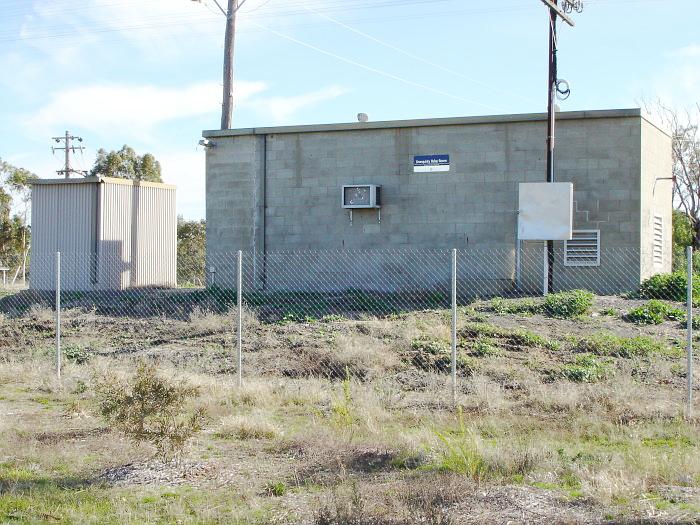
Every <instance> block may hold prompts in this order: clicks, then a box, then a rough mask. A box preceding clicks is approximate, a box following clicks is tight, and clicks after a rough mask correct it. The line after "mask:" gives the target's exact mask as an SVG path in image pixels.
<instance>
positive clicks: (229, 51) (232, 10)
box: [221, 0, 238, 129]
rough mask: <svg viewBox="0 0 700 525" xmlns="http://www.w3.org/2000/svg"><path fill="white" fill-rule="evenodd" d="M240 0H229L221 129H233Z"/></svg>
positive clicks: (225, 38)
mask: <svg viewBox="0 0 700 525" xmlns="http://www.w3.org/2000/svg"><path fill="white" fill-rule="evenodd" d="M236 11H238V0H228V10H227V13H226V36H225V37H224V98H223V103H222V105H221V129H231V119H232V116H233V49H234V44H235V41H236Z"/></svg>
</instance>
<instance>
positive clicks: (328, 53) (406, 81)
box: [249, 22, 501, 111]
mask: <svg viewBox="0 0 700 525" xmlns="http://www.w3.org/2000/svg"><path fill="white" fill-rule="evenodd" d="M249 23H251V24H253V25H255V26H256V27H258V28H260V29H263V30H265V31H268V32H269V33H272V34H273V35H276V36H278V37H280V38H284V39H286V40H289V41H290V42H294V43H295V44H299V45H300V46H304V47H306V48H309V49H313V50H314V51H317V52H318V53H321V54H323V55H326V56H329V57H332V58H335V59H337V60H340V61H341V62H345V63H346V64H350V65H352V66H355V67H358V68H360V69H364V70H366V71H370V72H372V73H376V74H378V75H381V76H383V77H386V78H390V79H392V80H396V81H399V82H402V83H404V84H407V85H409V86H413V87H418V88H421V89H425V90H427V91H432V92H433V93H437V94H438V95H443V96H446V97H449V98H452V99H455V100H460V101H462V102H468V103H469V104H475V105H477V106H481V107H484V108H488V109H493V110H496V111H501V109H500V108H496V107H494V106H489V105H487V104H482V103H481V102H477V101H475V100H469V99H466V98H464V97H460V96H458V95H454V94H452V93H448V92H446V91H442V90H439V89H436V88H433V87H431V86H427V85H425V84H421V83H419V82H414V81H413V80H409V79H406V78H403V77H399V76H398V75H394V74H393V73H389V72H387V71H383V70H381V69H377V68H375V67H372V66H368V65H366V64H362V63H361V62H357V61H356V60H352V59H350V58H346V57H343V56H341V55H338V54H336V53H333V52H331V51H327V50H325V49H321V48H320V47H317V46H315V45H313V44H309V43H307V42H303V41H302V40H299V39H297V38H294V37H292V36H289V35H286V34H284V33H280V32H279V31H276V30H274V29H272V28H269V27H265V26H263V25H260V24H258V23H257V22H249Z"/></svg>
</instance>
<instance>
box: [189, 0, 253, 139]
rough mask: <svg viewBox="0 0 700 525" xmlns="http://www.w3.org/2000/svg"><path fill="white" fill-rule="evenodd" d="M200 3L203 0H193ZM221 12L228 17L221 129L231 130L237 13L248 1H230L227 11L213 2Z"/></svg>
mask: <svg viewBox="0 0 700 525" xmlns="http://www.w3.org/2000/svg"><path fill="white" fill-rule="evenodd" d="M192 1H193V2H200V3H201V1H202V0H192ZM213 1H214V3H215V4H216V7H218V8H219V11H221V13H222V14H223V15H224V16H225V17H226V36H225V37H224V96H223V101H222V104H221V129H231V121H232V118H233V50H234V44H235V42H236V13H237V12H238V10H239V9H240V8H241V7H243V4H245V3H246V0H228V5H227V9H224V8H223V7H221V4H219V2H218V0H213Z"/></svg>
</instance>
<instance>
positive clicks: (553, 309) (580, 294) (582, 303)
mask: <svg viewBox="0 0 700 525" xmlns="http://www.w3.org/2000/svg"><path fill="white" fill-rule="evenodd" d="M593 297H594V295H593V294H592V293H591V292H589V291H588V290H571V291H568V292H558V293H551V294H549V295H547V297H546V298H545V300H544V304H543V305H542V310H543V312H544V314H545V315H548V316H549V317H556V318H558V319H571V318H572V317H578V316H581V315H585V314H587V313H588V312H590V310H591V307H592V306H593Z"/></svg>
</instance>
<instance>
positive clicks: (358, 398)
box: [0, 297, 700, 525]
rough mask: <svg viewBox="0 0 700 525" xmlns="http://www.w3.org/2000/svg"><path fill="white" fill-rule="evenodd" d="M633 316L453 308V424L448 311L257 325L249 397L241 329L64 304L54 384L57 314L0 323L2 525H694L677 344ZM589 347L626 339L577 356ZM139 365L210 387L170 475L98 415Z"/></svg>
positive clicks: (678, 339)
mask: <svg viewBox="0 0 700 525" xmlns="http://www.w3.org/2000/svg"><path fill="white" fill-rule="evenodd" d="M643 303H644V301H632V300H627V299H621V298H618V297H598V298H596V300H595V303H594V306H593V308H592V310H591V312H590V313H589V314H587V315H585V316H581V317H579V318H576V319H553V318H549V317H544V316H543V315H540V314H537V315H516V314H505V313H497V312H496V311H494V308H492V307H491V303H490V302H481V303H474V304H472V305H469V306H466V307H460V322H459V333H460V345H459V369H458V392H457V405H458V409H455V408H454V406H453V403H452V396H451V389H450V381H449V367H446V366H445V355H446V354H445V353H446V352H448V351H449V334H450V324H449V323H450V318H449V312H446V311H442V310H428V311H421V312H412V313H407V314H398V315H391V316H384V317H372V316H367V317H364V318H362V317H361V316H353V317H354V319H347V318H341V317H337V316H334V317H331V318H326V319H323V320H321V319H306V320H304V321H301V320H298V319H296V320H291V321H282V322H261V321H259V320H258V319H257V318H256V316H255V315H254V314H253V313H250V312H249V313H248V314H247V317H246V319H245V323H244V324H245V326H246V330H245V332H244V358H243V366H244V385H243V387H242V388H239V387H237V385H236V382H235V373H236V360H235V340H236V334H235V331H234V329H235V317H234V316H233V315H229V314H225V313H212V312H209V311H207V310H206V309H202V310H200V309H198V310H196V311H194V312H191V313H190V314H189V315H188V316H185V317H184V318H180V319H177V318H173V317H172V316H171V317H169V316H149V317H148V318H138V317H137V316H133V317H121V316H117V315H106V314H105V313H102V312H99V313H98V312H97V311H90V310H86V309H84V308H82V307H74V308H69V309H68V310H67V311H65V312H64V313H63V317H64V325H63V349H64V352H65V357H64V359H65V362H66V365H65V368H64V370H63V375H62V378H61V380H58V379H56V378H55V373H54V372H53V360H54V354H53V352H54V346H53V345H54V323H53V317H52V313H51V312H50V311H49V310H46V309H42V308H35V309H32V310H29V311H27V312H25V313H24V314H22V315H17V316H9V317H0V385H1V390H0V522H3V523H4V522H9V523H285V524H286V523H305V524H309V525H324V524H328V525H330V524H337V525H341V524H348V525H350V524H352V525H365V524H367V525H369V524H379V525H381V524H409V523H432V524H450V523H452V524H457V523H698V522H700V458H699V456H698V448H699V447H700V435H699V434H698V430H699V426H698V421H697V420H691V421H688V420H686V419H684V417H683V404H684V386H685V377H684V371H685V368H684V362H685V361H684V359H685V358H684V352H683V339H684V337H685V332H684V330H683V328H682V326H681V324H680V322H679V321H666V322H664V323H662V324H660V325H636V324H633V323H630V322H627V321H625V320H624V319H623V316H624V315H625V313H626V312H627V311H629V309H630V308H632V307H634V306H637V305H639V304H643ZM596 334H605V335H606V337H612V336H615V337H617V338H618V339H615V340H612V342H611V341H608V343H607V344H608V346H606V347H602V346H601V347H600V348H598V347H591V346H590V345H588V346H587V347H586V349H587V351H586V352H583V351H582V350H581V344H580V340H581V339H582V338H589V337H591V336H594V335H596ZM633 338H635V339H634V340H635V346H634V347H633V348H634V354H633V355H632V354H629V352H628V353H626V354H624V356H623V355H622V354H621V353H620V352H618V351H617V350H615V349H617V348H618V347H620V348H622V347H624V345H626V344H628V342H629V341H628V340H631V339H633ZM611 348H613V350H612V351H611V350H610V349H611ZM591 349H592V350H591ZM583 353H585V355H586V356H589V357H587V358H586V359H587V360H584V361H581V360H580V359H579V358H580V356H581V355H582V354H583ZM139 360H147V361H149V362H155V363H157V365H158V367H159V370H160V371H161V373H162V374H163V375H166V376H169V377H174V378H178V379H182V380H185V381H187V382H188V383H190V384H193V385H196V386H198V387H199V388H200V395H199V397H198V398H197V399H195V400H194V401H192V403H191V404H190V405H188V406H187V407H185V408H186V409H187V410H194V409H196V408H204V409H206V411H207V414H208V415H207V420H206V424H205V428H204V430H203V431H202V432H201V433H200V434H198V435H197V436H196V438H195V439H194V440H192V441H191V443H190V444H189V446H188V448H187V451H186V454H185V455H184V456H183V457H182V458H181V459H180V460H178V461H170V462H163V461H161V460H157V459H155V458H154V456H153V450H152V449H151V448H150V447H149V446H147V445H137V444H135V443H132V442H130V441H129V440H127V439H126V438H125V437H124V436H123V435H122V434H121V433H120V432H118V431H116V430H113V429H111V428H109V426H108V425H106V424H105V422H104V421H103V420H102V419H101V418H100V417H99V416H98V414H97V412H96V400H95V384H96V382H97V381H100V378H101V377H104V376H105V374H107V375H115V376H120V377H121V376H125V377H126V376H128V375H129V374H130V373H131V372H132V370H133V367H134V365H135V364H136V363H137V362H138V361H139ZM696 384H697V382H696ZM696 397H698V395H697V393H696Z"/></svg>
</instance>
